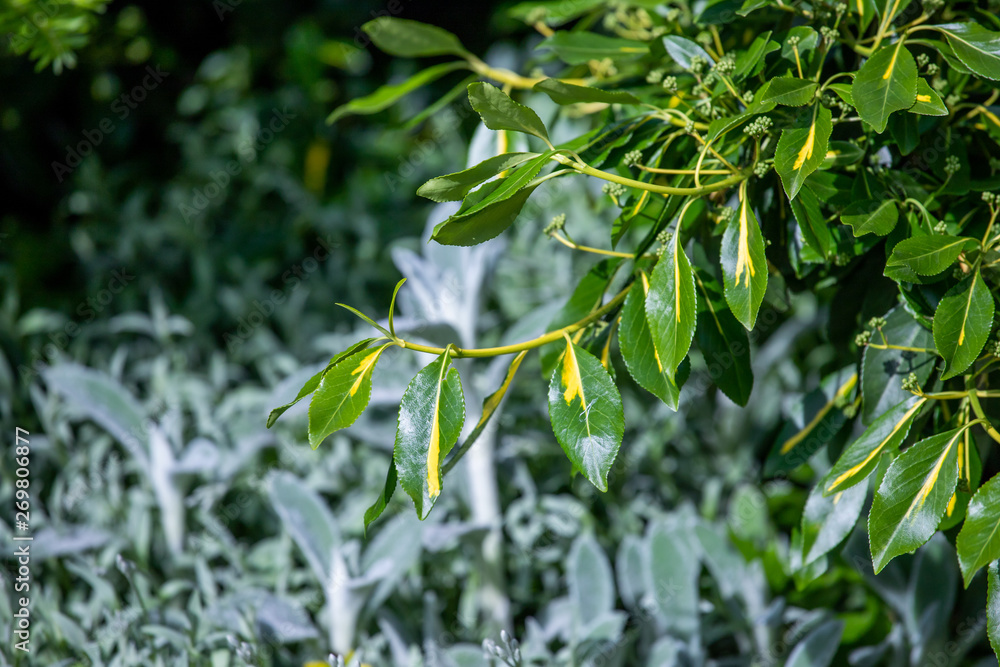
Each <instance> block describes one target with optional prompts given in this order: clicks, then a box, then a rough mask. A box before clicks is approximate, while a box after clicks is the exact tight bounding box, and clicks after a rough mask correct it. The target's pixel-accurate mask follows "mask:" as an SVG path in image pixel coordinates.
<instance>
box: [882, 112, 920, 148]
mask: <svg viewBox="0 0 1000 667" xmlns="http://www.w3.org/2000/svg"><path fill="white" fill-rule="evenodd" d="M889 134H890V136H892V139H893V141H895V142H896V146H897V147H898V148H899V154H900V155H909V154H910V153H912V152H913V151H914V150H916V148H917V146H918V145H920V117H919V116H917V115H916V114H912V113H898V114H896V115H894V116H892V117H890V118H889Z"/></svg>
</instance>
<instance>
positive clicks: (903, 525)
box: [868, 428, 964, 574]
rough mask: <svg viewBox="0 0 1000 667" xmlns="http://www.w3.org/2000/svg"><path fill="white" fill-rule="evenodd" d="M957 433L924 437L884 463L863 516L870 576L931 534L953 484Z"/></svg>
mask: <svg viewBox="0 0 1000 667" xmlns="http://www.w3.org/2000/svg"><path fill="white" fill-rule="evenodd" d="M963 431H964V428H957V429H954V430H951V431H947V432H946V433H939V434H937V435H933V436H931V437H929V438H925V439H924V440H921V441H920V442H918V443H916V444H915V445H913V446H912V447H910V448H909V449H907V450H906V451H905V452H903V453H902V454H900V455H899V457H898V458H897V459H896V460H895V461H893V462H892V463H891V464H890V465H889V468H888V469H887V470H886V472H885V477H883V478H882V484H881V485H880V486H879V488H878V491H876V492H875V500H874V501H873V502H872V509H871V514H870V515H869V517H868V534H869V537H870V539H871V549H872V563H873V564H874V566H875V573H876V574H878V573H879V572H880V571H881V570H882V568H884V567H885V566H886V565H887V564H888V563H889V561H891V560H892V559H893V558H895V557H896V556H899V555H902V554H906V553H911V552H913V551H914V550H916V549H917V547H919V546H920V545H922V544H923V543H924V542H926V541H927V540H929V539H930V538H931V536H933V535H934V533H935V532H937V527H938V523H940V521H941V516H942V515H943V514H944V513H945V510H947V508H948V501H949V500H950V499H951V496H952V494H953V493H954V491H955V485H956V483H957V482H958V441H959V438H961V437H962V432H963Z"/></svg>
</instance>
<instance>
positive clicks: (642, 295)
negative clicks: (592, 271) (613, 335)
mask: <svg viewBox="0 0 1000 667" xmlns="http://www.w3.org/2000/svg"><path fill="white" fill-rule="evenodd" d="M648 294H649V279H648V278H647V277H646V273H645V272H640V273H639V278H638V279H637V280H636V282H635V284H634V285H633V286H632V289H630V290H629V293H628V296H627V297H625V305H624V306H623V307H622V320H621V325H620V326H619V329H618V342H619V344H620V346H621V351H622V359H624V360H625V367H626V368H627V369H628V372H629V375H631V376H632V379H633V380H635V381H636V384H638V385H639V386H640V387H642V388H643V389H645V390H646V391H648V392H649V393H651V394H653V395H654V396H656V397H657V398H659V399H660V400H661V401H663V402H664V403H666V404H667V405H668V406H670V409H671V410H676V409H677V401H678V398H679V396H680V388H679V387H678V386H677V385H676V384H675V381H676V378H675V377H674V374H673V373H668V372H667V370H666V369H665V368H664V367H663V362H662V361H661V360H660V355H659V353H658V352H657V351H656V346H655V345H654V344H653V334H652V333H651V332H650V329H649V322H648V320H647V316H646V297H647V295H648Z"/></svg>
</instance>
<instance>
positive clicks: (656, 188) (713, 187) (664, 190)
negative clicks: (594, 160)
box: [552, 154, 753, 197]
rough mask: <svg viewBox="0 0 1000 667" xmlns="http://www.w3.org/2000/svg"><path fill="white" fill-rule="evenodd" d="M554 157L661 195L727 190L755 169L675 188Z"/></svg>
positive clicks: (599, 175)
mask: <svg viewBox="0 0 1000 667" xmlns="http://www.w3.org/2000/svg"><path fill="white" fill-rule="evenodd" d="M552 159H553V160H555V161H556V162H559V163H560V164H564V165H566V166H567V167H572V168H573V169H575V170H577V171H578V172H580V173H581V174H586V175H588V176H594V177H596V178H600V179H602V180H605V181H609V182H611V183H618V184H620V185H625V186H627V187H630V188H637V189H639V190H649V191H650V192H654V193H656V194H661V195H679V196H692V197H700V196H701V195H707V194H709V193H711V192H717V191H719V190H725V189H726V188H729V187H732V186H734V185H736V184H737V183H742V182H743V181H745V180H747V179H748V178H750V175H751V174H752V173H753V170H752V169H750V170H748V171H745V172H740V173H737V174H734V175H732V176H730V177H729V178H724V179H723V180H721V181H716V182H715V183H710V184H708V185H703V186H701V187H698V188H675V187H671V186H669V185H656V184H654V183H643V182H642V181H636V180H634V179H631V178H625V177H624V176H619V175H618V174H612V173H609V172H607V171H601V170H600V169H594V168H593V167H591V166H590V165H589V164H581V163H578V162H575V161H574V160H571V159H570V158H568V157H566V156H565V155H558V154H557V155H553V156H552Z"/></svg>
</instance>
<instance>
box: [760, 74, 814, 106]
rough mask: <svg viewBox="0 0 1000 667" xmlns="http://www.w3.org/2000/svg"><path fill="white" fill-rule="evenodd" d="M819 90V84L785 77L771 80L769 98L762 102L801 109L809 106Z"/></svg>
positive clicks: (768, 91) (768, 90)
mask: <svg viewBox="0 0 1000 667" xmlns="http://www.w3.org/2000/svg"><path fill="white" fill-rule="evenodd" d="M817 89H819V84H818V83H816V82H815V81H807V80H805V79H796V78H793V77H790V76H783V77H779V78H777V79H771V85H770V86H768V89H767V96H766V97H765V98H764V99H763V100H762V101H763V102H773V103H774V104H783V105H785V106H791V107H801V106H805V105H806V104H809V102H810V101H812V100H813V99H814V98H815V97H816V90H817Z"/></svg>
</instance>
